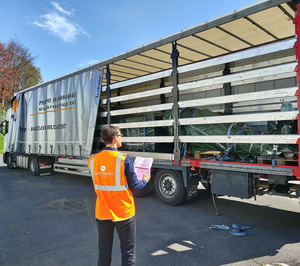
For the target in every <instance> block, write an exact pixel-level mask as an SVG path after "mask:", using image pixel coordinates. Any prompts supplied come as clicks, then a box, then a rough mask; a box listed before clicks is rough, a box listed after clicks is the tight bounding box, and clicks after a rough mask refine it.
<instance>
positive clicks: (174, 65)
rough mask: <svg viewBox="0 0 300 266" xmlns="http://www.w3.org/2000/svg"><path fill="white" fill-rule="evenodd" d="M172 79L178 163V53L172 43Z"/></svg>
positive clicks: (176, 159) (177, 158) (174, 43)
mask: <svg viewBox="0 0 300 266" xmlns="http://www.w3.org/2000/svg"><path fill="white" fill-rule="evenodd" d="M172 48H173V49H172V55H171V58H172V68H173V71H172V77H173V89H172V93H173V116H174V124H173V127H174V163H175V164H179V162H180V141H179V127H180V125H179V120H178V119H179V104H178V101H179V89H178V69H177V68H178V58H179V52H178V50H177V43H176V42H173V43H172Z"/></svg>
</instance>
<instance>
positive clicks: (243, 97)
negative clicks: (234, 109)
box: [179, 87, 298, 108]
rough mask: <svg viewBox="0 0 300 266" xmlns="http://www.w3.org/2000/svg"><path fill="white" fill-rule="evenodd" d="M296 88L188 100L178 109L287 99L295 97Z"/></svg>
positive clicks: (182, 102) (181, 102)
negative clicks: (280, 98)
mask: <svg viewBox="0 0 300 266" xmlns="http://www.w3.org/2000/svg"><path fill="white" fill-rule="evenodd" d="M297 89H298V88H297V87H292V88H285V89H277V90H269V91H259V92H250V93H241V94H234V95H228V96H218V97H211V98H205V99H198V100H188V101H180V102H179V106H180V108H185V107H193V106H208V105H217V104H224V103H234V102H245V101H251V100H257V101H258V100H264V99H270V98H274V97H289V96H295V95H296V91H297Z"/></svg>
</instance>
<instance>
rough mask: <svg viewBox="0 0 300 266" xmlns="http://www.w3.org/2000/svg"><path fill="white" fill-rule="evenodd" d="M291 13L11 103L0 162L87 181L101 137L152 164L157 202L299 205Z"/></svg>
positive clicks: (153, 52)
mask: <svg viewBox="0 0 300 266" xmlns="http://www.w3.org/2000/svg"><path fill="white" fill-rule="evenodd" d="M297 2H298V1H289V0H272V1H271V0H266V1H260V2H259V3H257V4H254V5H251V6H249V7H247V8H244V9H241V10H237V11H235V12H233V13H231V14H228V15H226V16H223V17H219V18H217V19H215V20H211V21H207V22H206V23H203V24H200V25H198V26H196V27H194V28H190V29H188V30H185V31H182V32H180V33H178V34H174V35H172V36H169V37H167V38H164V39H161V40H159V41H156V42H154V43H151V44H149V45H145V46H142V47H140V48H138V49H135V50H132V51H129V52H127V53H125V54H121V55H119V56H116V57H114V58H112V59H108V60H106V61H103V62H100V63H98V64H95V65H92V66H90V67H88V68H85V69H82V70H80V71H77V72H74V73H72V74H70V75H67V76H64V77H61V78H59V79H56V80H53V81H50V82H46V83H44V84H40V85H37V86H34V87H32V88H29V89H27V90H24V91H21V92H18V93H17V94H16V95H15V97H14V98H13V100H12V108H11V109H10V110H9V112H8V114H7V119H6V121H4V122H2V124H1V130H2V132H3V134H4V135H5V154H4V162H5V163H6V164H7V165H8V167H9V168H15V167H19V168H26V169H30V170H31V172H32V173H33V174H34V175H45V174H51V173H52V172H53V171H54V172H63V173H70V174H78V175H87V176H90V173H89V170H88V168H87V160H88V158H89V156H90V155H91V154H92V153H97V152H100V151H101V150H102V148H103V147H104V144H103V142H102V140H101V129H102V128H103V127H104V126H105V125H107V124H112V125H116V126H118V127H120V129H121V131H122V132H123V134H124V138H123V143H124V146H123V148H122V151H123V152H124V153H128V154H129V155H131V156H132V157H136V156H142V157H151V158H154V164H153V169H152V182H151V184H150V185H151V186H150V187H149V189H151V188H154V190H155V192H156V194H157V195H158V197H159V198H160V199H161V200H162V201H163V202H165V203H167V204H170V205H177V204H180V203H182V202H184V201H185V200H188V199H191V198H193V197H196V196H197V186H198V184H199V182H201V183H202V184H203V185H204V186H205V187H206V188H208V189H210V190H211V192H212V193H213V194H214V195H228V196H235V197H240V198H252V197H256V196H257V195H262V194H266V193H268V194H271V193H272V194H278V195H282V196H288V197H299V196H300V168H299V166H300V164H299V162H300V154H299V152H298V150H299V143H300V142H299V133H300V124H299V109H300V105H299V104H300V102H299V100H300V94H299V82H300V79H299V73H300V72H299V71H298V70H299V67H298V61H299V56H300V45H299V43H298V39H297V35H298V33H299V32H300V15H299V14H298V15H297V12H296V9H297V4H298V3H297Z"/></svg>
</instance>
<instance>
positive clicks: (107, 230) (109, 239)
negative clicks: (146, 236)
mask: <svg viewBox="0 0 300 266" xmlns="http://www.w3.org/2000/svg"><path fill="white" fill-rule="evenodd" d="M96 220H97V225H98V245H99V258H98V265H101V266H110V263H111V251H112V245H113V236H114V228H116V229H117V232H118V235H119V239H120V242H121V252H122V266H132V265H135V241H136V220H135V216H133V217H132V218H130V219H128V220H125V221H121V222H113V221H111V220H98V219H96Z"/></svg>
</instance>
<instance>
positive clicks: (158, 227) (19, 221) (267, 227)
mask: <svg viewBox="0 0 300 266" xmlns="http://www.w3.org/2000/svg"><path fill="white" fill-rule="evenodd" d="M0 159H2V158H0ZM95 199H96V197H95V193H94V191H93V187H92V183H91V180H90V179H89V178H87V177H80V176H73V175H61V174H56V175H53V176H46V177H34V176H31V175H30V173H29V172H28V171H25V170H19V169H14V170H9V169H7V168H6V167H5V166H3V165H0V265H30V266H32V265H51V266H52V265H96V262H97V231H96V223H95V219H94V209H95ZM217 205H218V208H219V211H220V212H221V215H220V216H216V214H215V210H214V207H213V204H212V200H211V197H210V194H209V193H207V192H206V191H205V190H204V189H199V196H198V197H197V198H196V199H194V200H191V201H189V202H187V203H186V204H184V205H181V206H177V207H171V206H167V205H164V204H163V203H162V202H161V201H160V200H159V199H158V198H157V197H156V196H155V195H154V194H150V195H148V196H146V197H144V198H139V199H136V206H137V266H140V265H141V266H147V265H156V266H160V265H162V266H164V265H170V266H171V265H172V266H174V265H179V266H182V265H185V266H189V265H243V266H244V265H264V264H272V265H278V264H276V263H285V264H287V265H290V266H291V265H300V205H299V202H298V200H296V199H289V198H279V197H276V196H263V197H259V198H258V201H257V202H255V201H254V200H253V199H251V200H236V199H234V198H228V197H223V198H218V199H217ZM233 223H237V224H240V225H246V224H247V225H250V226H251V228H250V229H249V230H248V234H249V235H248V236H247V237H235V236H232V235H230V234H229V233H228V232H226V231H214V230H210V229H209V226H210V225H212V224H219V225H221V224H225V225H231V224H233ZM120 258H121V256H120V248H119V241H118V238H117V234H115V241H114V247H113V262H112V265H113V266H114V265H120V264H121V260H120Z"/></svg>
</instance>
